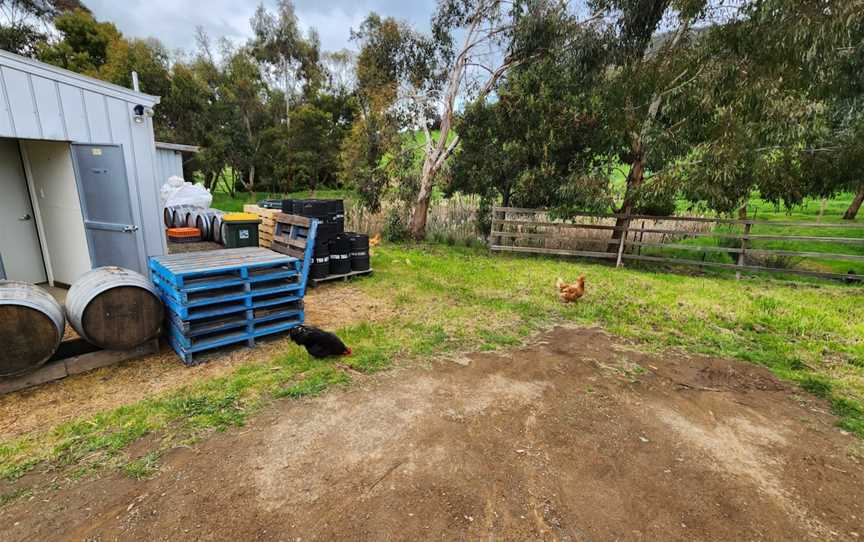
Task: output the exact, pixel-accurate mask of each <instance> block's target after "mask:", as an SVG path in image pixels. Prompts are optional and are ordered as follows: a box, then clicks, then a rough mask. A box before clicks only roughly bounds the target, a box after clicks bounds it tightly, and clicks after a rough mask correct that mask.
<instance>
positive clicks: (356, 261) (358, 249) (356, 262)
mask: <svg viewBox="0 0 864 542" xmlns="http://www.w3.org/2000/svg"><path fill="white" fill-rule="evenodd" d="M346 235H348V238H349V239H351V271H368V270H369V236H368V235H364V234H362V233H351V234H346Z"/></svg>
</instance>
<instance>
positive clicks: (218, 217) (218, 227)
mask: <svg viewBox="0 0 864 542" xmlns="http://www.w3.org/2000/svg"><path fill="white" fill-rule="evenodd" d="M223 214H224V213H222V211H217V212H216V214H214V215H213V222H212V223H211V224H210V232H211V233H212V234H213V240H214V241H216V242H217V243H222V216H223Z"/></svg>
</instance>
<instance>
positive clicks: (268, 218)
mask: <svg viewBox="0 0 864 542" xmlns="http://www.w3.org/2000/svg"><path fill="white" fill-rule="evenodd" d="M243 212H244V213H252V214H254V215H257V216H258V218H260V219H261V224H260V225H259V226H258V245H259V246H261V247H264V248H270V245H272V244H273V236H274V234H275V232H276V215H278V214H279V212H280V211H279V209H265V208H264V207H259V206H257V205H255V204H252V203H250V204H247V205H244V206H243Z"/></svg>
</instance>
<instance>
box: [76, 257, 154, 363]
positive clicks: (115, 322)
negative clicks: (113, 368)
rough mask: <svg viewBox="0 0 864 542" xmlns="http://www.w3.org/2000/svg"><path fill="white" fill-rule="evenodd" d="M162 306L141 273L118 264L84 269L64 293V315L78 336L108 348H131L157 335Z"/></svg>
mask: <svg viewBox="0 0 864 542" xmlns="http://www.w3.org/2000/svg"><path fill="white" fill-rule="evenodd" d="M163 314H164V309H163V307H162V302H161V301H160V300H159V296H158V295H157V293H156V288H155V287H154V286H153V284H151V283H150V281H149V280H147V279H146V278H145V277H144V276H143V275H139V274H138V273H136V272H134V271H129V270H128V269H123V268H120V267H99V268H96V269H94V270H92V271H90V272H88V273H85V274H84V275H83V276H82V277H81V278H80V279H78V280H77V281H75V284H73V285H72V287H71V288H70V289H69V293H68V294H67V295H66V316H67V318H68V319H69V323H70V324H71V325H72V327H73V328H74V329H75V331H77V332H78V334H79V335H81V337H83V338H84V339H86V340H87V341H88V342H90V343H92V344H95V345H96V346H99V347H102V348H105V349H107V350H130V349H132V348H135V347H136V346H140V345H142V344H144V343H145V342H147V341H149V340H150V339H152V338H154V337H156V336H158V335H159V330H160V327H161V325H162V317H163Z"/></svg>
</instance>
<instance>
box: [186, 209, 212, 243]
mask: <svg viewBox="0 0 864 542" xmlns="http://www.w3.org/2000/svg"><path fill="white" fill-rule="evenodd" d="M216 212H217V211H216V209H197V210H195V211H192V214H191V215H190V218H189V221H190V222H193V223H194V225H193V226H191V227H192V228H198V229H199V230H201V240H202V241H212V240H213V217H214V216H216Z"/></svg>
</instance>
